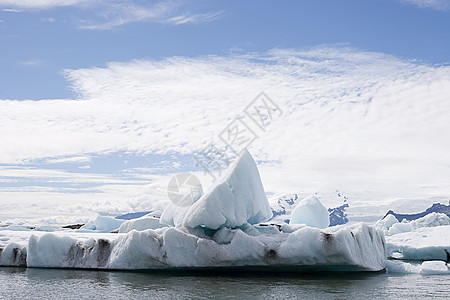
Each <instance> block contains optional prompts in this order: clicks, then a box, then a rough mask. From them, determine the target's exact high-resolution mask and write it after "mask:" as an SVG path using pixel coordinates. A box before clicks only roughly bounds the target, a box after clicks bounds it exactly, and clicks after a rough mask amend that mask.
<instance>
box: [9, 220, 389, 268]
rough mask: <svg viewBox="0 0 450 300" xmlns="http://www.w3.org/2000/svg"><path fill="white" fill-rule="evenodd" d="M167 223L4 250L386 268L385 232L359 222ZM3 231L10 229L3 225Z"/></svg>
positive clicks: (91, 261) (79, 257)
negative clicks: (213, 226) (290, 228)
mask: <svg viewBox="0 0 450 300" xmlns="http://www.w3.org/2000/svg"><path fill="white" fill-rule="evenodd" d="M273 229H274V230H272V231H271V232H270V233H268V231H267V230H264V231H265V232H261V231H260V230H258V229H257V228H255V227H254V226H251V225H250V224H246V225H244V226H242V227H241V228H236V229H230V228H226V227H222V228H220V229H218V230H215V231H213V232H210V231H209V230H206V229H205V228H196V229H187V228H183V227H180V228H174V227H165V228H159V229H156V230H151V229H149V230H145V231H135V230H133V231H131V232H129V233H127V234H96V236H95V234H92V233H90V234H89V233H82V232H78V233H77V232H72V233H68V232H66V233H43V232H42V233H34V234H32V233H29V232H27V233H29V236H28V241H27V243H25V245H23V244H22V245H20V244H18V243H13V244H11V245H9V246H7V247H5V248H3V251H2V252H0V262H1V265H3V266H8V265H24V266H28V267H58V268H61V267H63V268H95V269H167V268H169V269H171V268H211V267H249V266H252V267H268V268H270V267H273V268H288V269H289V270H294V271H303V270H335V271H362V270H364V271H378V270H382V269H383V268H384V263H385V259H386V251H385V247H384V237H383V234H382V233H381V232H380V231H378V230H376V229H375V228H373V227H370V226H367V225H364V224H362V223H361V224H356V225H353V226H349V227H339V226H337V227H333V228H327V229H325V230H321V229H317V228H312V227H306V226H305V227H302V228H300V229H298V230H296V231H294V232H293V233H284V232H279V231H278V230H277V229H276V228H273ZM2 233H3V234H6V233H8V232H7V231H3V232H2Z"/></svg>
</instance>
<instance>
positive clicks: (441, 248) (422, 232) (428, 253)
mask: <svg viewBox="0 0 450 300" xmlns="http://www.w3.org/2000/svg"><path fill="white" fill-rule="evenodd" d="M386 248H387V251H388V255H389V256H390V257H393V258H398V259H411V260H445V259H446V254H445V249H447V250H450V225H447V226H437V227H422V228H418V229H416V230H413V231H411V232H404V233H398V234H395V235H392V236H386Z"/></svg>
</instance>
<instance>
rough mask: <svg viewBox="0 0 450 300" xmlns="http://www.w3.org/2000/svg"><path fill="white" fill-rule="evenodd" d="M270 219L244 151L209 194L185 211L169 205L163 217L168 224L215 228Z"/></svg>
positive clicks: (252, 165)
mask: <svg viewBox="0 0 450 300" xmlns="http://www.w3.org/2000/svg"><path fill="white" fill-rule="evenodd" d="M271 217H272V211H271V209H270V206H269V202H268V201H267V197H266V193H265V191H264V188H263V185H262V183H261V178H260V176H259V172H258V168H257V167H256V163H255V161H254V160H253V158H252V156H251V155H250V153H249V152H248V151H247V150H245V151H244V152H243V153H242V154H241V156H240V157H239V158H238V159H237V160H236V161H235V162H234V163H233V165H232V166H230V168H229V169H228V170H227V172H226V173H225V174H224V176H223V178H222V179H221V180H219V181H218V183H216V184H215V185H214V186H213V187H212V188H211V189H210V190H209V191H208V192H206V193H205V194H204V195H203V196H202V197H201V198H200V199H199V200H198V201H196V202H195V203H194V204H193V205H192V206H190V207H189V208H188V209H186V208H183V207H177V206H176V205H175V204H171V205H170V206H169V207H168V208H167V209H166V210H165V211H164V212H163V215H162V220H163V222H164V223H166V224H168V225H173V226H176V227H179V226H183V227H187V228H195V227H198V226H204V227H208V228H210V229H218V228H221V227H228V228H237V227H239V226H242V225H244V224H247V223H250V224H257V223H260V222H263V221H265V220H268V219H269V218H271Z"/></svg>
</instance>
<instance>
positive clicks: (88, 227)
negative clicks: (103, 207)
mask: <svg viewBox="0 0 450 300" xmlns="http://www.w3.org/2000/svg"><path fill="white" fill-rule="evenodd" d="M124 222H125V220H119V219H115V218H111V217H105V216H97V218H96V219H95V221H91V222H89V223H87V224H85V225H84V226H83V227H81V228H80V230H81V231H96V232H105V233H106V232H111V231H114V230H116V229H118V228H119V227H120V225H121V224H122V223H124Z"/></svg>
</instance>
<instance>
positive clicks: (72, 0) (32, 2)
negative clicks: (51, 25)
mask: <svg viewBox="0 0 450 300" xmlns="http://www.w3.org/2000/svg"><path fill="white" fill-rule="evenodd" d="M97 2H99V1H96V0H93V1H92V0H20V1H17V0H0V7H3V8H4V9H10V10H15V9H38V10H39V9H50V8H55V7H64V6H81V5H86V4H89V3H91V4H92V3H97Z"/></svg>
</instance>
